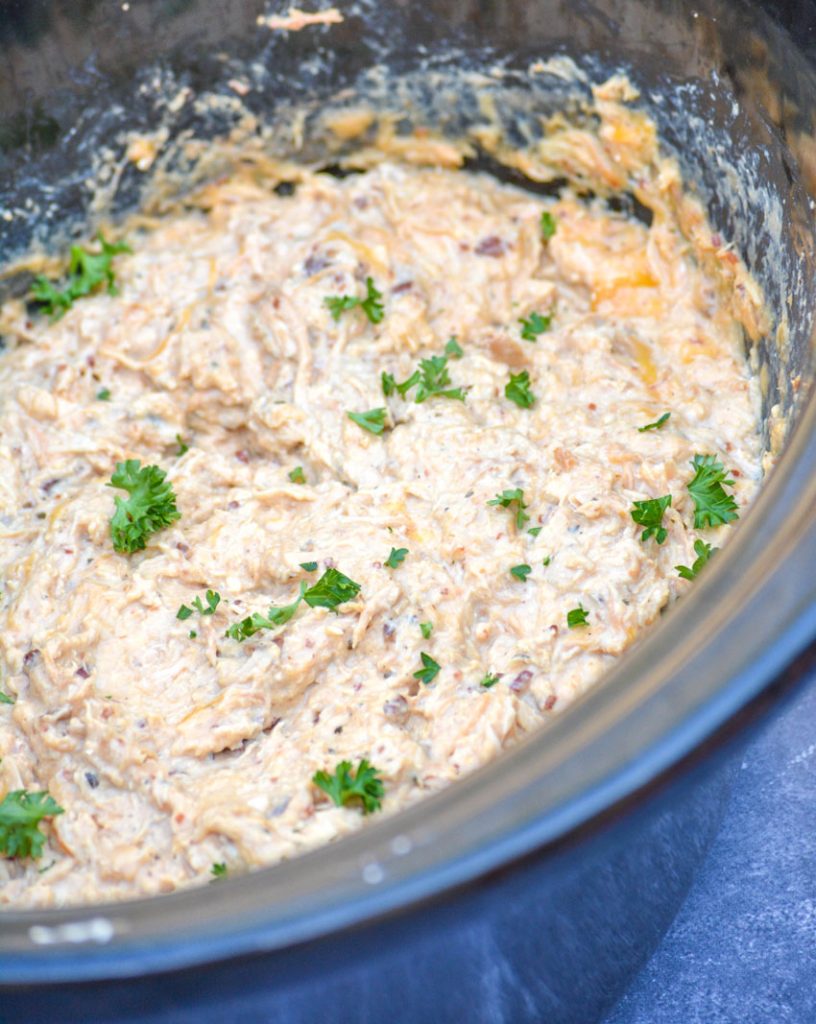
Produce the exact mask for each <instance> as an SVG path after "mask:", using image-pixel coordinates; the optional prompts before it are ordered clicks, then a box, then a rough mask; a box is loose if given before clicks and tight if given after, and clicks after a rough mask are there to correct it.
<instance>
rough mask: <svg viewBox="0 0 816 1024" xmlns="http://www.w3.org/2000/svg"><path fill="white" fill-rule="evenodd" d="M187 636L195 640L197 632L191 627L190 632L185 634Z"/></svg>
mask: <svg viewBox="0 0 816 1024" xmlns="http://www.w3.org/2000/svg"><path fill="white" fill-rule="evenodd" d="M187 636H188V637H189V638H190V639H191V640H195V638H196V637H197V636H198V633H196V631H195V630H194V629H191V630H190V632H189V633H188V634H187Z"/></svg>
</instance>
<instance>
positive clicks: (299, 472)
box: [286, 466, 306, 484]
mask: <svg viewBox="0 0 816 1024" xmlns="http://www.w3.org/2000/svg"><path fill="white" fill-rule="evenodd" d="M286 475H287V476H288V477H289V479H290V480H291V481H292V483H293V484H305V483H306V474H305V473H304V472H303V466H295V468H294V469H290V470H289V472H288V473H287V474H286Z"/></svg>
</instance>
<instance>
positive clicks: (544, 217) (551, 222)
mask: <svg viewBox="0 0 816 1024" xmlns="http://www.w3.org/2000/svg"><path fill="white" fill-rule="evenodd" d="M556 227H557V221H556V219H555V217H553V215H552V214H551V213H550V211H549V210H544V211H543V213H542V214H541V237H542V238H543V239H544V241H545V242H549V240H550V239H551V238H552V236H553V235H554V234H555V229H556Z"/></svg>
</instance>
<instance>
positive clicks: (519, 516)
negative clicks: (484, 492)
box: [487, 487, 530, 530]
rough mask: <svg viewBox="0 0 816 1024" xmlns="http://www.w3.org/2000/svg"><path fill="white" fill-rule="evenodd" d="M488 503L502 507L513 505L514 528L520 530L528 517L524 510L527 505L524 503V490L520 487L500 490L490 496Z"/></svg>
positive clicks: (527, 520) (511, 506)
mask: <svg viewBox="0 0 816 1024" xmlns="http://www.w3.org/2000/svg"><path fill="white" fill-rule="evenodd" d="M487 504H488V505H500V506H501V507H502V508H508V509H511V510H512V508H513V506H515V516H516V528H517V529H519V530H521V529H522V528H523V526H524V524H525V523H527V522H529V521H530V517H529V516H528V515H527V513H526V512H525V511H524V510H525V509H526V508H527V507H528V506H527V505H526V504H525V503H524V491H523V490H522V489H521V488H520V487H516V488H513V489H512V490H507V491H502V492H501V494H497V495H496V497H495V498H491V499H490V501H489V502H488V503H487Z"/></svg>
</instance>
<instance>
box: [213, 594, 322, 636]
mask: <svg viewBox="0 0 816 1024" xmlns="http://www.w3.org/2000/svg"><path fill="white" fill-rule="evenodd" d="M305 596H306V584H305V583H301V584H300V592H299V593H298V596H297V597H296V598H295V600H294V601H292V603H291V604H285V605H281V606H280V607H276V606H275V605H273V606H272V607H271V608H270V609H269V611H268V612H267V613H266V615H261V614H260V612H253V614H252V615H248V616H247V617H246V618H245V619H241V621H240V622H233V624H232V625H231V626H229V627H228V628H227V630H226V633H225V636H228V637H229V638H230V639H231V640H237V641H238V643H239V644H240V643H243V642H244V640H248V639H249V638H250V637H251V636H254V635H255V634H256V633H259V632H260V631H261V630H262V629H277V628H279V627H280V626H285V625H286V623H287V622H288V621H289V620H290V619H291V618H292V616H293V615H294V614H295V612H296V611H297V610H298V608H299V606H300V602H301V601H302V600H303V599H304V598H305Z"/></svg>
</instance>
